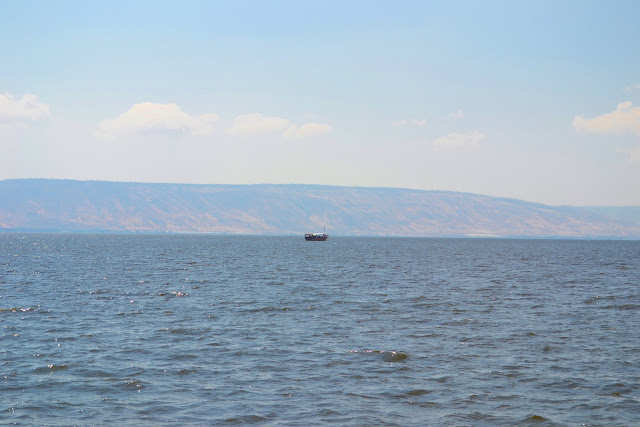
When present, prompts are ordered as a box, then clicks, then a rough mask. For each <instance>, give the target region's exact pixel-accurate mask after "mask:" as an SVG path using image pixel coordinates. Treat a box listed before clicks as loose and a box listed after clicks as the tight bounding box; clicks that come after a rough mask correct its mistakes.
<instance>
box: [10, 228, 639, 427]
mask: <svg viewBox="0 0 640 427" xmlns="http://www.w3.org/2000/svg"><path fill="white" fill-rule="evenodd" d="M13 423H17V424H19V425H32V424H39V425H44V424H49V425H94V424H99V425H100V424H192V425H210V424H218V423H259V424H286V425H288V424H294V425H307V424H328V423H331V424H342V425H345V424H347V425H349V424H358V425H371V424H382V425H385V424H386V425H514V424H518V425H523V424H524V425H528V424H531V425H556V424H557V425H580V424H587V425H607V426H609V425H634V424H635V425H638V424H640V242H637V241H566V240H556V241H553V240H491V239H477V240H476V239H400V238H355V237H354V238H349V237H331V238H330V239H329V240H328V241H327V242H305V241H304V239H303V238H302V237H248V236H242V237H236V236H228V237H222V236H148V235H54V234H26V235H21V234H0V424H13Z"/></svg>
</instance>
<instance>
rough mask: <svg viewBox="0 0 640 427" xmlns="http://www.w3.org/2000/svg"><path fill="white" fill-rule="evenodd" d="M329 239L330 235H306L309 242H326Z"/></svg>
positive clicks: (305, 237)
mask: <svg viewBox="0 0 640 427" xmlns="http://www.w3.org/2000/svg"><path fill="white" fill-rule="evenodd" d="M328 238H329V235H328V234H305V235H304V240H306V241H307V242H324V241H325V240H327V239H328Z"/></svg>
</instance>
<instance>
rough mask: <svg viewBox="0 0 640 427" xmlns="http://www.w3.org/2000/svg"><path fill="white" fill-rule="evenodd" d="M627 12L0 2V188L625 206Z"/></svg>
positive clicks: (574, 4) (540, 6)
mask: <svg viewBox="0 0 640 427" xmlns="http://www.w3.org/2000/svg"><path fill="white" fill-rule="evenodd" d="M638 16H640V2H637V1H632V0H629V1H607V2H604V1H601V2H591V1H519V2H515V1H477V2H471V1H437V2H430V1H404V2H388V1H350V2H344V1H335V2H333V1H323V2H299V1H274V2H263V1H227V2H221V1H220V2H216V1H181V2H177V1H171V2H170V1H154V2H148V1H144V2H143V1H109V2H106V1H105V2H85V1H29V0H25V1H16V2H8V1H7V2H0V179H10V178H31V177H44V178H69V179H83V180H84V179H93V180H111V181H142V182H188V183H235V184H250V183H310V184H331V185H348V186H380V187H407V188H416V189H426V190H453V191H463V192H472V193H480V194H488V195H493V196H503V197H516V198H520V199H524V200H529V201H536V202H541V203H547V204H553V205H561V204H573V205H640V47H639V46H640V45H639V41H640V25H638V24H637V18H638Z"/></svg>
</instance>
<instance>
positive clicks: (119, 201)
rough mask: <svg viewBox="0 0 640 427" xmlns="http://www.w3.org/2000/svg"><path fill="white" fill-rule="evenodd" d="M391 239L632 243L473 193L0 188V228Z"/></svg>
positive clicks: (613, 224) (584, 216)
mask: <svg viewBox="0 0 640 427" xmlns="http://www.w3.org/2000/svg"><path fill="white" fill-rule="evenodd" d="M323 227H326V229H327V232H329V233H331V234H338V235H339V234H342V235H345V234H355V235H399V236H529V237H542V236H557V237H640V225H639V223H637V222H635V221H623V220H620V219H614V218H613V217H611V216H608V215H606V211H604V210H602V212H597V211H594V210H590V209H587V208H576V207H553V206H546V205H542V204H536V203H529V202H523V201H520V200H516V199H504V198H496V197H489V196H481V195H476V194H466V193H455V192H446V191H421V190H409V189H399V188H360V187H333V186H320V185H297V184H290V185H270V184H264V185H191V184H144V183H117V182H99V181H70V180H44V179H26V180H5V181H0V229H5V230H16V229H20V230H33V231H36V230H50V231H114V232H117V231H142V232H182V233H191V232H201V233H256V234H302V233H305V232H311V231H314V232H315V231H321V230H322V228H323Z"/></svg>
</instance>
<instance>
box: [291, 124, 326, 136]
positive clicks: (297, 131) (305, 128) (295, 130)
mask: <svg viewBox="0 0 640 427" xmlns="http://www.w3.org/2000/svg"><path fill="white" fill-rule="evenodd" d="M330 131H331V126H329V125H324V124H319V123H305V124H303V125H302V126H299V127H298V126H295V125H292V126H289V128H288V129H287V130H286V131H285V132H284V137H285V138H289V139H291V138H308V137H312V136H316V135H321V134H323V133H327V132H330Z"/></svg>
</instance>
